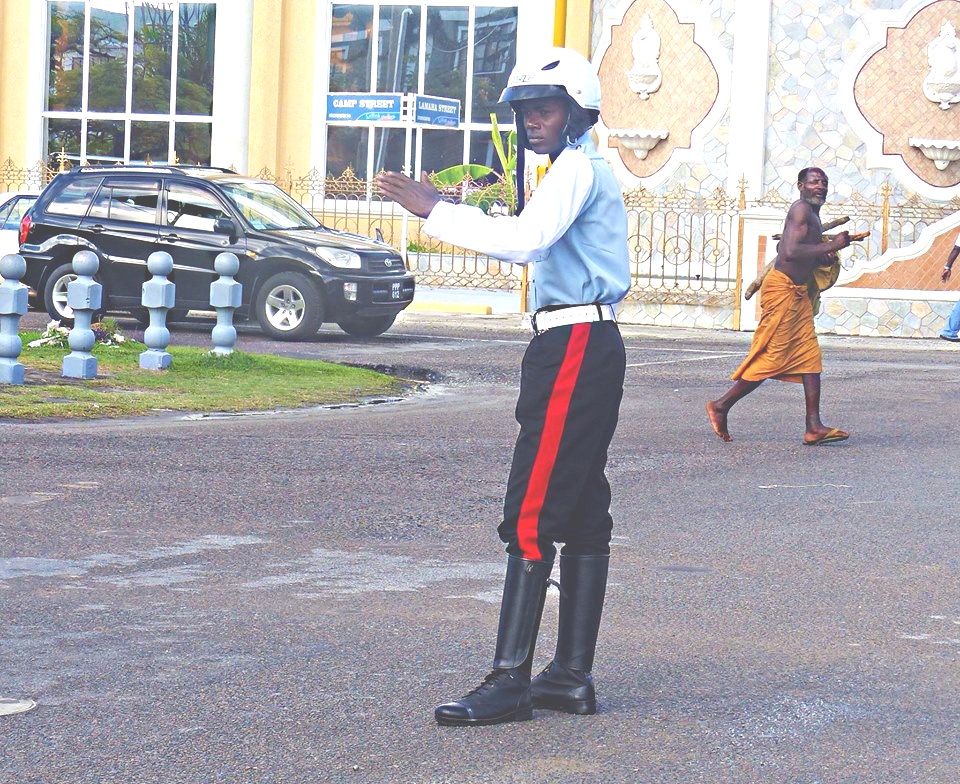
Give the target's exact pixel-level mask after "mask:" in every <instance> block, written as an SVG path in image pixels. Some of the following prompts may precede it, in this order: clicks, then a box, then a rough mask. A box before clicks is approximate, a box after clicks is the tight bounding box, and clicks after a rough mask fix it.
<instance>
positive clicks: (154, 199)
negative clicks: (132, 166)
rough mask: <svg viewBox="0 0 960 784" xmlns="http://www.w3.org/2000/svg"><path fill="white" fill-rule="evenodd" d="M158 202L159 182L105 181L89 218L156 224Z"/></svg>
mask: <svg viewBox="0 0 960 784" xmlns="http://www.w3.org/2000/svg"><path fill="white" fill-rule="evenodd" d="M159 201H160V181H159V180H156V181H152V182H149V181H147V182H123V183H118V182H111V181H110V180H107V181H105V182H104V183H103V187H102V188H101V189H100V193H98V194H97V198H96V200H95V201H94V202H93V206H92V207H91V208H90V217H91V218H103V219H104V220H116V221H130V222H132V223H156V222H157V203H158V202H159Z"/></svg>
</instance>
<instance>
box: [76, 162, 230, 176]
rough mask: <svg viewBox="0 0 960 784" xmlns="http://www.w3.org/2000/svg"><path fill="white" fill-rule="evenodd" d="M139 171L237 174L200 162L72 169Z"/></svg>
mask: <svg viewBox="0 0 960 784" xmlns="http://www.w3.org/2000/svg"><path fill="white" fill-rule="evenodd" d="M110 170H113V171H138V172H141V171H142V172H158V171H159V172H164V171H165V172H184V171H209V172H221V173H223V174H237V172H236V171H235V170H234V169H228V168H225V167H223V166H203V165H200V164H169V163H158V164H154V163H126V164H121V165H119V166H118V165H116V164H106V165H104V166H95V165H93V164H85V165H83V166H75V167H74V168H72V169H70V171H73V172H87V171H98V172H102V171H110Z"/></svg>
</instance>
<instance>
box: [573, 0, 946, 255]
mask: <svg viewBox="0 0 960 784" xmlns="http://www.w3.org/2000/svg"><path fill="white" fill-rule="evenodd" d="M767 1H768V0H758V2H767ZM772 1H773V14H772V19H771V29H770V35H769V43H768V45H769V50H770V60H769V66H768V67H769V73H768V80H769V91H768V97H767V121H766V127H767V130H766V140H765V147H766V162H765V165H764V173H763V179H764V181H763V183H760V184H757V183H750V186H751V187H756V188H757V192H760V193H768V192H770V191H777V192H779V193H781V194H782V195H783V196H784V197H788V198H793V196H794V194H795V193H796V175H797V172H798V171H799V170H800V169H802V168H803V167H805V166H809V165H811V163H814V162H816V163H819V164H820V165H821V166H823V168H825V169H826V170H827V173H828V174H829V175H830V179H831V188H832V191H833V194H832V197H836V198H849V197H852V196H853V195H854V194H860V195H862V196H863V197H865V198H867V199H870V200H873V199H875V198H877V196H878V194H879V192H880V189H881V188H882V187H884V186H885V185H886V186H887V187H891V188H892V189H893V196H894V198H895V199H896V200H900V201H904V200H906V199H908V198H909V197H910V195H911V194H910V192H909V190H907V189H904V188H903V187H902V186H901V185H900V184H899V183H898V182H896V181H895V180H892V181H891V179H890V172H889V171H888V170H886V169H876V170H870V169H868V167H867V163H866V152H867V150H866V146H865V144H864V142H863V140H862V139H861V138H860V137H859V136H858V134H857V133H855V132H854V130H853V129H852V128H851V127H850V125H849V123H848V122H847V121H846V119H845V117H844V114H843V107H842V106H841V104H840V101H841V97H840V95H839V91H838V78H839V74H840V71H841V69H842V66H843V63H844V61H845V59H846V58H847V56H848V55H849V54H850V52H851V51H852V50H853V49H855V48H856V47H857V46H858V45H860V44H861V43H863V42H864V41H865V40H866V39H867V36H868V30H867V26H866V24H865V23H864V21H863V16H864V15H865V14H867V13H869V12H870V11H881V10H891V9H894V10H895V9H899V8H902V7H904V5H905V0H852V1H850V2H844V3H825V2H823V1H822V0H772ZM934 2H935V3H939V4H945V3H949V4H954V5H960V0H934ZM664 3H668V0H659V2H656V3H647V2H642V3H641V2H639V0H638V2H636V3H634V4H633V5H634V6H636V7H637V8H639V9H642V10H646V9H647V8H654V9H655V8H657V7H658V6H660V5H661V4H664ZM678 3H679V4H680V5H682V6H684V7H690V4H689V3H686V4H684V3H682V2H681V1H680V0H678ZM741 6H743V4H741ZM700 7H701V8H702V9H703V10H704V11H705V14H704V15H705V16H708V17H709V20H710V21H709V24H710V26H711V28H710V31H711V32H712V34H713V35H714V36H715V37H716V39H717V40H718V41H719V42H720V44H721V46H722V48H723V49H724V50H726V51H727V52H729V58H728V60H727V63H713V65H714V66H716V67H718V68H719V67H729V63H730V62H732V60H733V30H734V28H733V24H734V20H735V10H736V1H735V0H707V1H706V2H703V3H701V4H700ZM624 8H631V4H629V3H624V2H623V0H620V2H617V1H616V0H595V2H594V6H593V10H594V24H593V37H592V42H593V46H594V47H596V46H597V45H598V43H599V42H600V40H601V37H602V35H603V32H604V30H603V25H604V23H605V14H610V13H614V14H616V13H622V12H623V9H624ZM630 13H635V11H634V9H632V8H631V11H630ZM927 27H929V25H927ZM927 32H928V31H927V30H926V29H925V30H924V35H925V34H926V33H927ZM917 35H918V36H919V35H920V34H919V33H918V34H917ZM923 48H924V51H925V45H924V47H923ZM885 106H886V110H887V111H886V114H887V115H889V116H891V117H896V116H897V114H898V112H900V111H901V106H900V103H899V100H892V99H891V98H890V96H888V97H887V99H886V101H885ZM958 110H960V107H956V106H955V107H954V111H955V112H956V111H958ZM681 111H684V109H683V108H682V107H681ZM938 111H939V110H938ZM728 134H729V115H726V116H725V117H724V119H723V120H722V121H721V122H720V124H719V125H718V127H717V128H716V130H715V131H714V132H713V133H711V134H710V135H709V136H708V138H707V139H706V141H705V143H704V148H703V158H704V163H703V164H702V165H693V164H681V165H679V166H678V167H677V169H676V171H675V172H673V173H672V175H671V176H670V178H669V179H668V180H667V181H665V182H664V183H662V184H661V185H660V186H659V188H658V189H659V190H663V191H668V190H672V189H673V188H675V187H677V186H678V185H680V186H682V187H684V188H695V187H696V186H697V185H698V184H699V186H700V187H702V188H703V189H704V190H713V189H714V188H716V187H717V186H718V185H723V184H724V183H725V182H727V181H728V180H729V178H730V175H732V176H733V177H734V178H736V177H738V176H739V175H740V174H742V173H741V172H728V171H727V155H726V143H727V141H728ZM651 154H653V153H651ZM918 154H919V153H918ZM643 176H647V175H643ZM758 186H759V187H758ZM914 239H915V236H913V235H911V234H909V233H906V234H905V235H904V236H903V237H902V241H903V242H904V244H907V243H909V242H912V241H913V240H914Z"/></svg>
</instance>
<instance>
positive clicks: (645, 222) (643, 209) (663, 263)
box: [0, 158, 960, 305]
mask: <svg viewBox="0 0 960 784" xmlns="http://www.w3.org/2000/svg"><path fill="white" fill-rule="evenodd" d="M67 167H69V162H68V161H66V160H61V161H59V162H58V164H57V166H54V167H51V166H49V165H47V164H46V163H45V162H43V161H39V162H38V163H37V164H36V165H35V166H33V167H26V168H21V167H17V166H16V165H15V164H14V163H13V161H12V160H11V159H9V158H8V159H7V160H6V162H5V163H3V164H2V165H0V190H40V189H41V188H42V187H43V186H44V185H45V184H46V183H47V182H49V181H50V180H51V179H52V178H53V177H54V176H55V175H56V174H57V172H58V171H63V170H64V169H65V168H67ZM255 176H257V177H259V178H261V179H264V180H268V181H271V182H274V183H276V184H277V185H279V186H280V187H281V188H283V189H284V190H286V191H287V192H288V193H290V194H291V195H292V196H293V197H294V198H295V199H297V201H299V202H300V204H302V205H303V206H304V207H306V208H307V209H308V210H310V212H312V213H313V214H314V215H316V216H317V218H318V219H319V220H320V221H321V222H322V223H323V224H324V225H326V226H328V227H330V228H333V229H338V230H340V231H348V232H353V233H356V234H361V235H365V236H370V237H372V236H378V235H379V236H381V237H382V238H383V239H384V240H385V241H386V242H388V243H389V244H391V245H393V246H394V247H396V248H399V249H402V250H404V251H405V252H406V258H407V266H408V267H409V268H410V269H411V270H412V271H413V272H415V273H417V280H418V283H419V284H420V285H423V286H450V287H456V288H475V289H493V290H504V291H519V292H523V289H524V286H525V277H524V271H523V268H519V267H518V266H517V265H513V264H507V263H501V262H500V261H497V260H496V259H491V258H489V257H488V256H484V255H483V254H478V253H474V252H473V251H469V250H465V249H463V248H458V247H455V246H452V245H449V244H446V243H440V242H437V241H436V240H434V239H432V238H431V237H429V236H427V235H426V234H424V233H423V232H422V231H421V225H422V221H421V220H420V219H419V218H416V217H415V216H410V215H409V214H407V213H406V212H405V211H404V210H402V209H400V208H399V207H398V206H397V205H395V204H394V203H392V202H389V201H385V200H384V199H383V198H382V197H381V195H380V194H379V193H378V192H377V191H376V188H375V187H374V185H373V183H372V182H371V181H369V180H362V179H358V178H357V177H356V176H355V175H354V173H353V172H352V171H350V170H349V169H348V170H347V171H345V172H344V173H343V175H341V176H339V177H324V176H322V174H321V173H320V172H319V171H318V170H316V169H312V170H311V171H309V172H308V173H307V174H306V175H304V176H301V177H297V176H294V174H293V172H292V171H290V170H289V169H288V170H286V171H285V172H282V173H279V174H277V173H274V172H271V171H270V170H268V169H261V170H260V171H259V172H257V173H256V175H255ZM745 190H746V182H745V181H741V183H740V189H739V193H737V194H729V193H727V192H725V191H724V190H723V189H722V188H718V189H716V190H715V191H713V192H712V193H710V194H702V193H699V192H697V191H696V190H693V189H685V188H683V187H679V186H678V187H677V188H675V189H674V190H673V191H669V192H663V193H654V192H651V191H648V190H646V189H644V188H637V189H635V190H631V191H628V192H626V193H625V194H624V202H625V204H626V207H627V217H628V227H629V238H628V243H629V247H630V257H631V264H632V277H633V286H632V288H631V291H630V293H629V294H628V295H627V299H628V300H632V301H642V302H659V303H671V304H699V305H724V304H727V305H729V304H730V303H732V302H733V301H734V300H735V299H736V296H737V285H738V284H737V281H738V280H739V278H740V264H741V260H742V248H741V247H739V242H740V235H741V232H740V230H739V228H740V219H741V217H742V215H743V213H744V211H745V210H747V209H749V208H751V207H766V208H774V209H782V211H783V213H784V215H786V212H787V209H788V208H789V206H790V203H791V201H792V200H793V194H791V197H790V198H785V197H784V196H783V195H781V194H780V193H778V192H775V191H773V192H768V193H766V194H764V195H763V196H762V197H761V198H759V199H757V200H754V201H749V202H748V201H747V199H746V198H745ZM892 194H893V189H892V188H891V187H889V186H888V185H886V184H885V185H884V186H882V187H881V188H880V191H879V193H878V194H877V196H876V198H875V199H873V200H871V199H867V198H864V197H863V196H861V195H860V194H858V193H854V194H853V195H852V196H851V197H850V198H848V199H846V200H844V201H842V202H834V201H831V202H828V203H827V204H826V205H824V208H823V210H822V211H821V217H822V218H823V220H824V222H826V221H828V220H832V219H835V218H838V217H841V216H846V217H848V218H849V219H850V220H849V222H848V223H847V224H846V225H845V226H844V228H845V229H848V230H849V231H850V232H851V233H853V232H865V231H869V232H870V234H869V237H868V238H867V239H866V240H864V241H863V242H859V243H856V244H855V245H854V246H853V247H852V251H851V253H849V254H845V263H846V264H847V265H848V266H850V265H853V264H855V263H856V262H857V261H858V260H860V259H867V258H871V257H873V256H876V255H879V254H881V253H883V252H884V251H885V250H887V248H888V247H901V246H903V245H907V244H909V243H911V242H913V241H915V240H916V239H917V237H919V235H920V232H921V231H922V230H923V229H924V228H926V227H927V226H928V225H930V224H931V223H934V222H936V221H937V220H940V219H941V218H944V217H946V216H947V215H950V214H952V213H953V212H956V211H957V210H960V198H954V199H952V200H951V201H949V202H940V203H929V202H925V201H923V200H922V199H920V198H919V197H917V196H915V195H908V196H907V197H906V198H905V199H904V200H903V201H902V202H901V203H893V200H892Z"/></svg>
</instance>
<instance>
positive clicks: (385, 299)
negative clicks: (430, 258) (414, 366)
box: [20, 166, 414, 340]
mask: <svg viewBox="0 0 960 784" xmlns="http://www.w3.org/2000/svg"><path fill="white" fill-rule="evenodd" d="M78 250H92V251H94V252H96V254H97V256H98V257H99V259H100V269H99V271H98V273H97V276H96V277H97V279H98V280H99V281H100V283H102V284H103V309H104V311H110V312H114V311H123V312H128V313H131V314H132V315H133V316H135V317H136V318H138V319H140V320H141V321H144V320H146V316H147V313H146V311H145V310H144V309H143V307H142V306H141V299H140V298H141V287H142V285H143V282H144V281H145V280H147V279H148V278H149V277H150V274H149V273H148V272H147V257H148V256H149V255H150V254H151V253H153V252H154V251H157V250H163V251H167V252H168V253H169V254H170V255H171V256H172V257H173V265H174V266H173V273H172V275H171V276H170V278H171V280H173V282H174V283H175V284H176V307H175V310H174V311H173V312H172V313H171V314H170V319H171V320H176V319H177V318H179V317H181V316H183V315H185V314H186V312H187V311H188V310H191V309H193V310H207V311H209V310H210V305H209V302H210V283H211V282H212V281H213V280H215V279H216V273H215V272H214V269H213V262H214V259H215V258H216V256H217V254H218V253H222V252H224V251H230V252H232V253H235V254H236V255H237V257H238V258H239V259H240V271H239V272H238V273H237V275H236V280H238V281H239V282H240V283H241V284H243V303H242V305H241V307H240V308H239V309H238V310H237V311H236V313H235V319H236V321H237V322H238V323H239V322H242V321H244V320H254V319H255V320H256V321H258V322H259V323H260V326H261V328H262V329H263V331H264V332H265V333H267V334H268V335H270V336H271V337H273V338H277V339H280V340H302V339H304V338H309V337H310V336H311V335H313V334H315V333H316V332H317V330H318V329H319V328H320V325H321V324H322V323H323V322H325V321H326V322H336V323H337V324H339V325H340V327H341V329H343V330H344V331H345V332H348V333H349V334H351V335H362V336H371V335H379V334H380V333H382V332H384V331H385V330H387V329H389V328H390V325H391V324H393V322H394V319H396V317H397V314H398V313H399V312H400V311H401V310H403V309H404V308H405V307H407V305H409V304H410V303H411V302H412V301H413V291H414V277H413V275H411V274H410V273H409V272H407V270H406V268H405V266H404V263H403V259H402V258H401V257H400V255H399V254H398V253H397V252H396V251H395V250H394V249H393V248H391V247H390V246H389V245H386V244H384V243H382V242H379V241H375V240H372V239H370V238H368V237H361V236H358V235H356V234H348V233H345V232H340V231H335V230H332V229H328V228H326V227H325V226H323V225H322V224H321V223H319V222H318V221H317V220H316V218H314V217H313V216H312V215H311V214H310V213H309V212H307V211H306V210H305V209H304V208H303V207H301V206H300V205H299V204H298V203H297V202H296V201H295V200H294V199H292V198H291V197H290V196H288V195H287V194H286V193H284V191H282V190H281V189H280V188H278V187H277V186H276V185H273V184H272V183H269V182H264V181H263V180H256V179H252V178H250V177H242V176H240V175H238V174H236V173H235V172H233V171H231V170H229V169H216V168H200V167H196V168H194V167H178V166H124V167H110V168H102V167H91V166H80V167H77V168H75V169H71V170H70V171H68V172H65V173H63V174H59V175H57V176H56V177H55V178H54V179H53V181H52V182H51V183H50V184H49V185H48V186H47V187H46V188H45V189H44V191H43V193H41V194H40V198H39V199H38V200H37V202H36V204H35V205H34V206H33V208H32V209H31V210H30V212H29V213H28V214H27V215H26V216H24V218H23V222H22V223H21V225H20V254H21V255H22V256H23V257H24V259H26V262H27V273H26V275H25V276H24V278H23V282H24V283H25V284H27V285H28V286H30V288H31V289H32V292H33V298H34V302H33V304H34V306H35V307H36V308H37V309H40V308H41V307H42V308H45V309H46V311H47V313H49V314H50V317H51V318H53V319H57V320H59V321H62V322H63V321H66V322H68V323H69V322H70V321H71V317H72V315H73V314H72V312H71V310H70V309H69V308H68V307H67V284H68V283H69V282H70V281H71V280H73V279H74V278H75V277H76V276H75V275H74V273H73V269H72V267H71V260H72V259H73V256H74V254H75V253H76V252H77V251H78Z"/></svg>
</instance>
